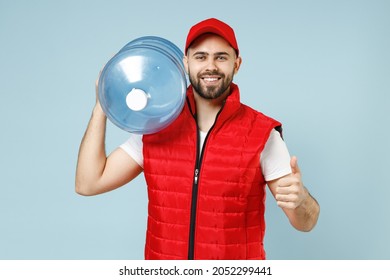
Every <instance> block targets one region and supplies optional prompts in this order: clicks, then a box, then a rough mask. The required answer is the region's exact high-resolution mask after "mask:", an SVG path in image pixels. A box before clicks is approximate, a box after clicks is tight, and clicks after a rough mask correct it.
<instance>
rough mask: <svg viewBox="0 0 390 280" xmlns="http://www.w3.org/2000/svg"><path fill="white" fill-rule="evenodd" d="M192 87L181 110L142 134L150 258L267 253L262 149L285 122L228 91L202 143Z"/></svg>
mask: <svg viewBox="0 0 390 280" xmlns="http://www.w3.org/2000/svg"><path fill="white" fill-rule="evenodd" d="M195 114H196V113H195V101H194V96H193V91H192V87H191V86H190V87H189V88H188V90H187V103H186V105H185V106H184V108H183V111H182V113H181V114H180V116H179V117H178V118H177V119H176V120H175V121H174V122H173V123H172V124H171V125H170V126H169V127H168V128H166V129H164V130H162V131H160V132H158V133H155V134H151V135H144V136H143V147H144V148H143V154H144V174H145V178H146V182H147V185H148V198H149V204H148V224H147V233H146V245H145V259H230V260H231V259H265V251H264V247H263V237H264V232H265V222H264V210H265V207H264V202H265V180H264V177H263V175H262V172H261V167H260V162H259V158H260V153H261V151H262V150H263V148H264V145H265V143H266V141H267V139H268V136H269V134H270V132H271V130H272V129H273V128H275V127H278V126H279V127H280V126H281V124H280V123H279V122H277V121H275V120H273V119H271V118H269V117H266V116H265V115H263V114H261V113H259V112H256V111H255V110H253V109H251V108H249V107H248V106H246V105H243V104H241V103H240V98H239V89H238V87H237V85H235V84H232V86H231V94H230V95H229V97H228V98H227V100H226V102H225V104H224V106H223V108H222V109H221V111H220V112H219V114H218V116H217V118H216V120H215V123H214V126H213V127H212V128H211V129H210V131H209V133H208V135H207V137H206V140H205V143H204V147H203V152H200V149H199V135H198V127H197V123H196V116H195Z"/></svg>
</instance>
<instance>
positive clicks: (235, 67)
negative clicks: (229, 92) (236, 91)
mask: <svg viewBox="0 0 390 280" xmlns="http://www.w3.org/2000/svg"><path fill="white" fill-rule="evenodd" d="M241 63H242V58H241V56H239V57H237V58H236V61H235V62H234V74H237V72H238V70H240V66H241Z"/></svg>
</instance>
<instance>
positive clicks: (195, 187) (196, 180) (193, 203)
mask: <svg viewBox="0 0 390 280" xmlns="http://www.w3.org/2000/svg"><path fill="white" fill-rule="evenodd" d="M224 105H225V103H223V105H222V107H221V109H220V110H219V112H218V114H217V115H216V117H215V120H214V124H213V125H212V126H211V128H210V130H209V131H208V132H207V135H206V138H205V139H204V142H203V147H202V149H201V147H200V131H199V126H198V121H197V118H196V115H195V114H192V116H193V117H194V119H195V123H196V131H197V133H196V135H197V144H196V162H195V171H194V181H193V184H192V200H191V215H190V236H189V242H188V259H189V260H193V259H194V247H195V223H196V207H197V204H198V185H199V175H200V170H201V166H202V160H203V152H204V150H205V149H204V148H205V147H206V143H207V140H208V138H209V135H210V133H211V131H212V130H213V128H214V126H215V123H216V122H217V119H218V116H219V115H220V113H221V112H222V109H223V107H224ZM189 107H190V108H191V106H189ZM199 153H200V156H199Z"/></svg>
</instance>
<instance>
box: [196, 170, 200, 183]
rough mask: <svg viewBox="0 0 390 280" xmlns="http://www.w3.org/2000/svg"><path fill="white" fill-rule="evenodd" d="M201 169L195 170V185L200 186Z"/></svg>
mask: <svg viewBox="0 0 390 280" xmlns="http://www.w3.org/2000/svg"><path fill="white" fill-rule="evenodd" d="M198 175H199V169H198V168H197V169H195V184H198Z"/></svg>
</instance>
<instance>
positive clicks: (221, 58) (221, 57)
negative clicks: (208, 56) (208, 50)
mask: <svg viewBox="0 0 390 280" xmlns="http://www.w3.org/2000/svg"><path fill="white" fill-rule="evenodd" d="M217 59H218V60H223V61H225V60H226V59H227V57H226V56H222V55H221V56H218V57H217Z"/></svg>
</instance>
